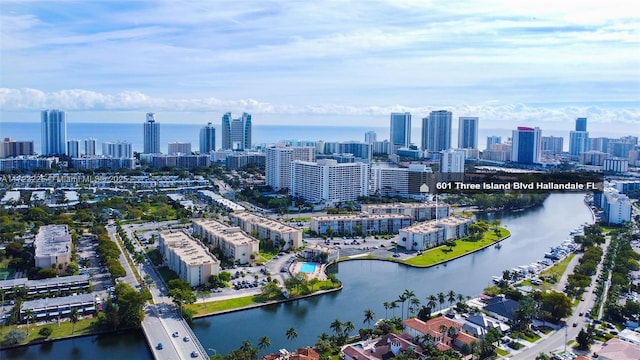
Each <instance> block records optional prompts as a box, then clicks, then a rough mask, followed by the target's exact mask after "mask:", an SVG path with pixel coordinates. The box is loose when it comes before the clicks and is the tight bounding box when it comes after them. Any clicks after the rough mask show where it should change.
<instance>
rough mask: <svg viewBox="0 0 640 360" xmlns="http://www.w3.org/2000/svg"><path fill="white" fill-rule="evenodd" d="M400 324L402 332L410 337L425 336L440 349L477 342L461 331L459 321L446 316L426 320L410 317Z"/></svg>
mask: <svg viewBox="0 0 640 360" xmlns="http://www.w3.org/2000/svg"><path fill="white" fill-rule="evenodd" d="M402 324H403V325H404V332H405V333H407V334H409V335H410V336H411V338H413V339H415V338H417V337H420V338H423V337H424V336H427V337H428V338H429V339H431V342H432V343H433V345H435V346H436V347H437V348H438V349H440V350H449V349H451V348H454V347H455V348H458V349H459V348H460V347H461V346H462V344H468V345H470V344H471V343H473V342H479V340H478V339H477V338H475V337H473V336H471V335H469V334H466V333H464V332H462V331H461V330H462V324H461V323H459V322H457V321H455V320H452V319H449V318H448V317H446V316H440V317H437V318H433V319H430V320H428V321H426V322H425V321H422V320H420V319H418V318H412V319H407V320H404V321H403V322H402Z"/></svg>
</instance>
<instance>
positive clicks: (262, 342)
mask: <svg viewBox="0 0 640 360" xmlns="http://www.w3.org/2000/svg"><path fill="white" fill-rule="evenodd" d="M269 346H271V339H269V337H268V336H262V337H261V338H260V339H259V340H258V348H259V349H262V350H264V349H266V348H268V347H269Z"/></svg>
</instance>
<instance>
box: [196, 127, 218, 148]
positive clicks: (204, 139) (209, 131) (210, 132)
mask: <svg viewBox="0 0 640 360" xmlns="http://www.w3.org/2000/svg"><path fill="white" fill-rule="evenodd" d="M215 149H216V129H215V128H214V127H213V124H211V123H208V124H207V126H204V127H203V128H202V129H200V154H208V153H209V152H210V151H213V150H215Z"/></svg>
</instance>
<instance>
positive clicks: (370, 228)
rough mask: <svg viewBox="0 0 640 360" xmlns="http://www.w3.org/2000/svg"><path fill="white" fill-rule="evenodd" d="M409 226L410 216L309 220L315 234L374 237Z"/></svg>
mask: <svg viewBox="0 0 640 360" xmlns="http://www.w3.org/2000/svg"><path fill="white" fill-rule="evenodd" d="M410 225H411V216H409V215H403V214H375V215H373V214H367V213H361V214H358V215H324V216H314V217H312V218H311V223H310V225H309V230H311V231H314V232H316V233H317V234H327V233H332V234H339V235H374V234H397V233H398V232H399V231H400V229H402V228H404V227H407V226H410Z"/></svg>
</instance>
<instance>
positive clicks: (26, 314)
mask: <svg viewBox="0 0 640 360" xmlns="http://www.w3.org/2000/svg"><path fill="white" fill-rule="evenodd" d="M34 316H35V314H34V312H33V310H31V309H27V310H26V311H25V312H24V317H25V319H27V335H29V322H30V321H33V319H34Z"/></svg>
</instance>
